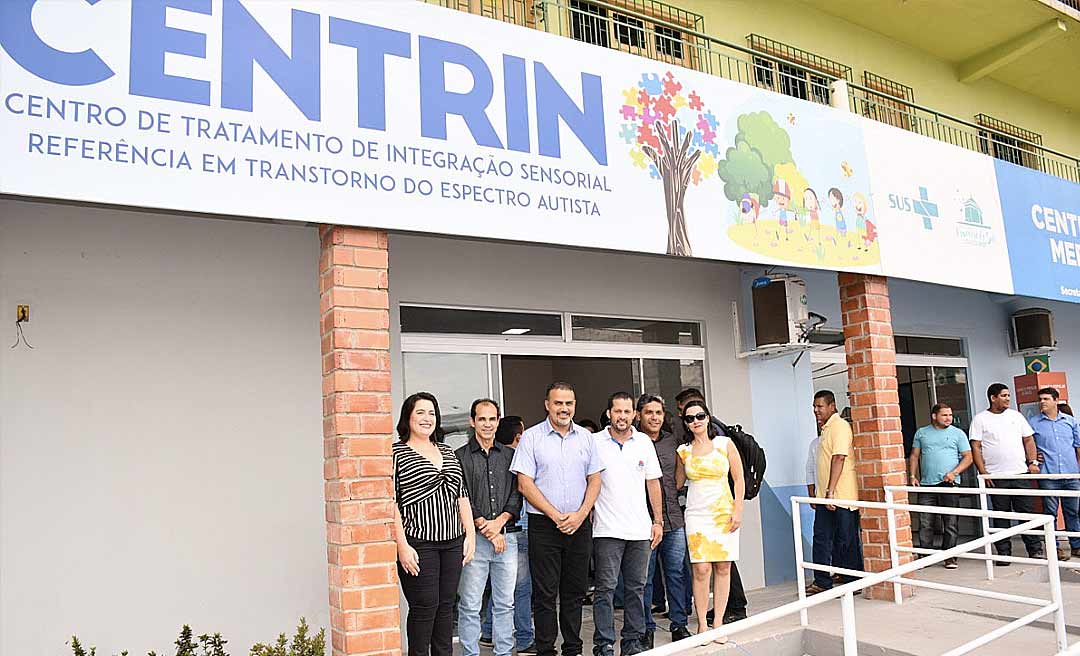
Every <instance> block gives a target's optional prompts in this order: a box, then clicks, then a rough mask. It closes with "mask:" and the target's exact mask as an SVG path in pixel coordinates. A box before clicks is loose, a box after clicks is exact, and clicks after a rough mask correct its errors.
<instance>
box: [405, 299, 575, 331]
mask: <svg viewBox="0 0 1080 656" xmlns="http://www.w3.org/2000/svg"><path fill="white" fill-rule="evenodd" d="M401 332H403V333H437V334H454V335H527V336H529V337H562V317H561V316H560V315H558V314H533V313H528V312H501V311H492V310H462V309H454V308H433V307H418V306H414V305H402V306H401Z"/></svg>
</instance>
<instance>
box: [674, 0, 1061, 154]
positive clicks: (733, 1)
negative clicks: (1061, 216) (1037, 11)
mask: <svg viewBox="0 0 1080 656" xmlns="http://www.w3.org/2000/svg"><path fill="white" fill-rule="evenodd" d="M668 1H669V2H670V3H671V4H675V5H678V6H680V7H682V8H684V9H688V10H690V11H694V12H697V13H699V14H701V15H703V16H704V17H705V31H706V33H708V34H709V35H711V36H714V37H716V38H719V39H722V40H724V41H729V42H733V43H737V44H740V45H746V36H747V35H748V34H751V33H756V34H759V35H761V36H764V37H768V38H770V39H774V40H776V41H780V42H783V43H786V44H788V45H792V46H795V47H798V48H801V49H803V50H808V51H810V52H813V53H815V54H818V55H821V56H823V57H827V58H829V59H832V60H835V61H837V62H840V63H841V64H845V65H847V66H850V67H851V68H852V80H853V81H854V82H856V83H861V82H862V74H863V70H869V71H871V72H873V73H876V74H878V75H881V76H883V77H887V78H889V79H891V80H895V81H897V82H900V83H902V84H906V85H908V86H910V87H912V88H914V89H915V102H916V103H918V104H920V105H923V106H925V107H929V108H932V109H935V110H937V111H941V112H945V113H947V114H952V115H953V116H956V117H958V118H962V119H965V120H968V121H973V120H974V116H975V114H978V113H980V112H981V113H984V114H989V115H991V116H994V117H996V118H999V119H1001V120H1003V121H1006V122H1009V123H1012V124H1014V125H1017V126H1019V127H1022V128H1025V129H1028V130H1031V131H1033V132H1037V133H1039V134H1041V135H1042V136H1043V144H1044V145H1045V146H1046V147H1048V148H1051V149H1054V150H1057V151H1060V152H1063V153H1065V154H1068V155H1075V156H1080V118H1078V117H1077V115H1076V113H1071V112H1069V111H1068V110H1066V109H1064V108H1062V107H1060V106H1057V105H1054V104H1051V103H1049V102H1046V101H1044V100H1040V99H1038V98H1035V97H1032V96H1030V95H1027V94H1025V93H1023V92H1021V91H1018V90H1016V89H1014V88H1012V87H1009V86H1006V85H1004V84H1002V83H1000V82H996V81H994V80H990V79H985V78H984V79H983V80H981V81H978V82H975V83H972V84H965V83H962V82H960V81H959V80H958V79H957V76H956V72H955V69H954V67H953V65H952V64H950V63H948V62H945V61H942V60H940V59H936V58H934V57H933V56H931V55H929V54H927V53H925V52H921V51H919V50H916V49H914V48H912V47H910V46H907V45H905V44H902V43H899V42H897V41H894V40H892V39H890V38H888V37H886V36H884V35H882V34H879V33H877V32H872V31H870V30H867V29H865V28H863V27H860V26H858V25H855V24H852V23H849V22H847V21H844V20H841V19H839V18H837V17H835V16H832V15H830V14H826V13H824V12H821V11H819V10H817V9H815V8H813V7H809V6H807V5H804V4H801V3H799V2H797V1H794V0H668ZM868 4H872V3H870V2H868ZM957 29H958V30H960V29H963V28H962V26H957ZM1060 64H1061V63H1055V62H1050V61H1047V62H1045V65H1046V66H1055V65H1060Z"/></svg>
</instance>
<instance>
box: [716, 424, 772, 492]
mask: <svg viewBox="0 0 1080 656" xmlns="http://www.w3.org/2000/svg"><path fill="white" fill-rule="evenodd" d="M717 423H720V422H717ZM720 428H722V429H723V430H724V435H727V436H728V439H730V440H731V441H732V442H734V443H735V448H736V449H737V450H738V451H739V457H740V458H741V459H742V467H743V480H744V482H745V486H746V494H745V498H746V500H747V501H749V500H750V499H753V498H754V497H756V496H757V495H758V492H760V491H761V483H762V482H763V481H764V480H765V465H766V463H765V449H763V448H761V445H760V444H758V443H757V440H755V439H754V436H753V435H751V434H750V433H747V432H746V431H744V430H743V429H742V426H740V425H738V424H733V425H731V426H727V425H725V424H723V423H720ZM731 489H732V490H734V489H735V482H734V481H732V482H731Z"/></svg>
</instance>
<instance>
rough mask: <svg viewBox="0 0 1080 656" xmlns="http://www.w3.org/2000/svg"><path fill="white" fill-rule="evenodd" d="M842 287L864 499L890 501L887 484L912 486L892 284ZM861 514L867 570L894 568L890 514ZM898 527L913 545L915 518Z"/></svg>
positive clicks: (902, 515)
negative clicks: (903, 425)
mask: <svg viewBox="0 0 1080 656" xmlns="http://www.w3.org/2000/svg"><path fill="white" fill-rule="evenodd" d="M839 283H840V309H841V312H842V314H843V325H844V346H845V350H846V351H847V364H848V393H849V394H850V397H851V398H850V401H851V421H852V429H853V430H854V432H855V458H856V473H857V475H858V478H859V498H860V499H862V500H863V501H885V490H884V486H885V485H906V484H907V475H906V473H905V472H906V461H905V460H904V436H903V433H902V432H901V429H900V405H899V397H898V395H897V385H896V347H895V344H894V342H893V332H892V314H891V313H890V311H889V286H888V282H887V281H886V279H885V278H883V277H881V276H870V275H864V274H857V273H841V274H839ZM895 500H896V501H897V502H899V503H906V502H907V494H904V493H898V494H896V496H895ZM860 514H861V523H862V540H863V562H864V565H865V566H866V569H867V571H871V572H880V571H884V570H886V569H889V567H891V566H892V562H891V560H890V558H891V554H890V548H889V533H888V524H887V519H886V517H887V515H886V513H885V511H883V510H869V509H863V510H861V511H860ZM896 525H897V536H896V538H897V544H898V545H899V546H904V547H910V546H911V544H912V543H911V517H910V516H909V515H908V513H907V512H897V513H896ZM911 558H912V555H911V554H905V553H901V554H900V563H901V564H903V563H906V562H909V561H910V560H911ZM911 594H912V588H911V587H910V586H904V596H910V595H911ZM867 595H868V596H869V597H870V598H872V599H892V595H893V592H892V585H881V586H875V587H874V588H871V589H869V590H867Z"/></svg>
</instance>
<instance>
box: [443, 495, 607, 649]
mask: <svg viewBox="0 0 1080 656" xmlns="http://www.w3.org/2000/svg"><path fill="white" fill-rule="evenodd" d="M591 556H592V523H591V521H590V520H588V519H586V520H585V521H584V522H583V523H582V524H581V526H580V527H579V528H578V530H577V531H575V532H574V534H573V535H566V534H565V533H563V532H562V531H560V530H559V528H558V527H557V526H555V522H553V521H551V519H549V518H548V517H547V516H546V515H539V514H530V515H529V571H530V574H531V577H532V611H533V624H534V626H535V629H536V653H537V656H554V654H555V639H556V637H557V636H558V633H559V629H560V628H561V629H562V638H563V642H562V654H563V656H578V655H579V654H581V650H582V642H581V606H582V604H583V603H584V601H585V593H586V592H587V591H588V584H589V559H590V557H591ZM556 602H557V603H558V607H559V608H558V619H556V615H555V606H556ZM433 656H434V655H433Z"/></svg>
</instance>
